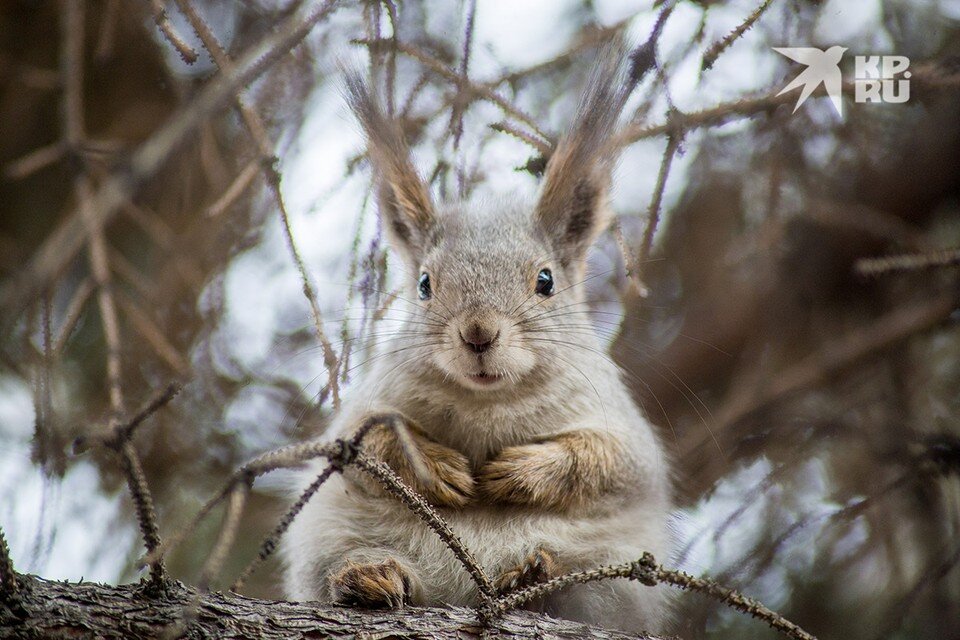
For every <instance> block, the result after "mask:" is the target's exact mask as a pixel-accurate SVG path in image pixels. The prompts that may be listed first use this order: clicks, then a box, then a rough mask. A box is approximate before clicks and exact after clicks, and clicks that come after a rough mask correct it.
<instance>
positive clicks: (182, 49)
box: [150, 0, 200, 64]
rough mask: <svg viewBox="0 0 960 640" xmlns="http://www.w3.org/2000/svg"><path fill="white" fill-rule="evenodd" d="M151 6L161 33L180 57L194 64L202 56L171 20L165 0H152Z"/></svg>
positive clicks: (154, 19)
mask: <svg viewBox="0 0 960 640" xmlns="http://www.w3.org/2000/svg"><path fill="white" fill-rule="evenodd" d="M150 8H151V9H152V10H153V21H154V22H155V23H156V24H157V28H158V29H160V33H162V34H163V37H164V38H166V39H167V42H169V43H170V45H171V46H173V48H174V49H175V50H176V51H177V53H178V54H180V58H181V59H182V60H183V61H184V62H185V63H187V64H193V63H194V62H196V61H197V59H198V58H199V57H200V56H199V54H198V53H197V51H196V49H194V48H193V47H191V46H190V45H189V44H187V42H186V40H184V39H183V36H181V35H180V34H179V33H177V30H176V29H175V28H174V27H173V24H171V22H170V18H169V17H168V16H167V8H166V7H164V6H163V0H150Z"/></svg>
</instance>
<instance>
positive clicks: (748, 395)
mask: <svg viewBox="0 0 960 640" xmlns="http://www.w3.org/2000/svg"><path fill="white" fill-rule="evenodd" d="M956 307H957V296H956V295H955V294H954V293H947V294H943V295H941V296H939V297H937V298H934V299H933V300H930V301H928V302H926V303H924V304H921V305H918V306H911V307H904V308H900V309H896V310H894V311H891V312H890V313H889V314H887V315H885V316H883V317H881V318H880V319H878V320H876V321H875V322H874V323H873V324H869V325H866V326H864V327H858V328H856V329H854V330H852V331H850V332H849V333H847V334H845V335H842V336H839V337H837V338H834V339H831V340H828V341H826V342H824V344H823V345H822V346H821V347H820V349H818V350H817V351H815V352H814V353H811V354H810V355H809V356H807V357H805V358H803V359H801V360H800V361H799V362H797V363H796V364H795V365H793V366H792V367H790V368H788V369H787V370H785V371H782V372H780V373H778V374H776V375H772V376H767V377H766V380H767V381H768V383H767V384H766V385H764V386H762V387H760V388H753V387H751V389H749V390H745V391H743V392H741V393H739V394H735V395H734V396H733V397H731V398H730V399H729V400H728V401H727V402H726V403H725V404H724V408H723V409H722V411H720V412H719V414H718V416H717V424H718V425H719V426H718V428H717V429H716V430H717V431H720V430H723V429H725V428H727V427H729V426H731V425H733V424H735V423H736V422H738V421H739V420H741V419H742V418H744V417H746V416H747V415H749V414H751V413H753V412H755V411H758V410H760V409H762V408H764V407H767V406H769V405H770V404H772V403H773V402H776V401H777V400H779V399H781V398H783V397H785V396H787V395H789V394H791V393H794V392H796V391H799V390H801V389H806V388H809V387H810V386H812V385H814V384H816V383H817V382H819V381H822V380H824V379H825V378H826V377H827V376H829V375H831V374H833V373H835V372H836V371H838V370H840V369H842V368H844V367H846V366H849V365H850V364H852V363H853V362H856V361H857V360H859V359H861V358H864V357H866V356H868V355H870V354H873V353H877V352H880V351H882V350H883V349H886V348H889V347H890V346H891V345H893V344H896V343H897V342H899V341H901V340H903V339H905V338H907V337H909V336H912V335H914V334H916V333H918V332H920V331H923V330H925V329H929V328H930V327H933V326H936V325H937V324H939V323H940V322H942V321H943V320H944V319H945V318H947V317H948V316H949V315H950V314H951V313H952V312H953V311H954V310H955V309H956Z"/></svg>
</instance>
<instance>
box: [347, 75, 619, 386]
mask: <svg viewBox="0 0 960 640" xmlns="http://www.w3.org/2000/svg"><path fill="white" fill-rule="evenodd" d="M604 66H605V67H606V68H604ZM611 66H612V65H610V64H609V63H607V64H605V65H602V66H601V68H600V69H599V70H598V71H597V72H595V73H594V75H593V78H592V80H591V82H590V86H589V88H588V91H587V93H586V95H585V97H584V99H583V100H582V101H581V104H580V108H579V111H578V116H577V120H576V122H575V123H574V126H573V127H571V129H570V130H569V133H568V134H567V135H566V136H565V137H564V138H563V139H561V140H560V142H559V143H558V144H557V146H556V148H555V150H554V152H553V153H552V154H551V156H550V158H549V160H548V162H547V165H546V171H545V174H544V178H543V184H542V185H541V188H540V192H539V195H538V196H537V199H536V202H535V203H534V204H533V205H532V206H523V205H520V204H519V203H514V202H509V201H508V200H507V199H506V198H504V199H502V200H501V201H499V202H490V203H486V204H482V205H480V204H473V205H467V204H461V203H458V204H448V205H442V206H437V205H435V203H434V202H433V200H432V199H431V197H430V194H429V190H428V189H427V187H426V185H425V183H424V182H423V181H422V180H421V178H420V177H419V175H418V174H417V172H416V170H415V169H414V167H413V164H412V162H411V160H410V154H409V150H408V148H407V145H406V143H405V142H404V139H403V136H402V134H401V133H400V129H399V127H398V126H397V124H396V123H395V122H393V121H391V120H389V119H387V118H386V117H385V116H384V115H383V114H382V112H381V111H380V109H379V107H378V106H377V102H376V100H375V99H374V98H373V96H372V95H371V94H370V91H369V89H368V88H367V86H366V85H365V84H364V83H363V81H362V80H360V79H359V77H357V76H348V79H347V94H348V98H349V100H350V103H351V106H352V108H353V110H354V112H355V113H356V115H357V117H358V119H359V120H360V123H361V124H362V125H363V128H364V131H365V133H366V135H367V140H368V148H369V155H370V159H371V161H372V163H373V166H374V170H375V172H376V180H377V183H378V189H379V211H380V217H381V220H382V224H383V228H384V230H385V232H386V234H387V236H388V238H389V240H390V243H391V246H392V247H393V248H394V250H395V251H396V252H397V253H398V254H399V255H400V257H401V258H402V260H403V262H404V265H405V267H406V270H405V274H404V283H405V284H404V292H403V294H402V297H404V298H407V299H409V300H411V301H416V302H417V304H416V305H413V311H412V314H413V317H411V318H410V319H409V320H408V322H407V326H406V330H405V332H404V336H405V339H408V340H409V341H410V343H411V346H412V347H415V349H416V351H415V352H414V354H413V356H412V357H414V358H419V359H420V361H422V362H424V364H429V365H432V366H433V367H435V368H437V369H438V370H439V371H440V372H442V374H443V375H444V377H445V378H447V379H449V380H450V381H452V382H453V383H455V384H459V385H461V386H463V387H466V388H468V389H473V390H475V391H488V392H492V391H494V390H497V389H505V388H507V387H509V386H511V385H517V384H521V383H522V382H523V381H524V379H525V378H527V377H528V376H530V374H531V373H532V372H535V371H537V370H540V371H543V370H544V369H545V368H549V367H556V366H561V367H563V366H564V365H563V363H564V362H569V360H568V359H566V358H565V357H564V356H563V353H564V352H565V351H570V350H571V349H574V348H576V347H577V346H579V345H581V344H582V343H583V336H584V333H585V331H589V327H587V326H586V324H587V322H586V320H587V318H588V316H587V315H586V314H585V313H584V311H585V309H584V307H583V306H582V305H583V290H582V289H583V287H582V283H583V278H584V271H585V264H586V254H587V251H588V250H589V248H590V246H591V245H592V244H593V242H594V240H595V239H596V238H597V236H598V235H599V234H600V233H601V232H602V231H603V230H604V229H605V228H606V226H607V225H608V223H609V219H610V212H609V208H608V206H607V192H608V187H609V178H610V169H611V164H612V162H611V160H612V156H611V153H610V152H609V148H610V145H609V142H610V137H611V134H612V132H613V129H614V126H615V123H616V119H617V115H618V114H619V111H620V109H622V107H623V102H624V101H625V99H626V93H627V92H628V89H625V88H624V87H623V86H616V85H615V77H616V73H611V68H610V67H611Z"/></svg>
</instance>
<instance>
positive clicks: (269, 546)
mask: <svg viewBox="0 0 960 640" xmlns="http://www.w3.org/2000/svg"><path fill="white" fill-rule="evenodd" d="M339 471H341V469H340V468H339V467H338V466H337V465H336V464H335V463H331V464H329V465H327V468H326V469H324V470H323V472H321V473H320V475H318V476H317V477H316V478H315V479H314V481H313V482H311V483H310V486H308V487H307V488H306V489H305V490H304V492H303V493H301V494H300V497H299V498H297V501H296V502H295V503H293V505H292V506H291V507H290V508H289V509H287V512H286V513H284V514H283V517H282V518H280V522H278V523H277V526H276V527H274V529H273V531H271V532H270V535H268V536H267V537H266V538H264V540H263V542H262V543H261V544H260V550H259V551H258V552H257V557H256V558H254V559H253V560H252V561H250V563H249V564H248V565H247V566H246V567H245V568H244V570H243V571H242V572H240V576H239V577H238V578H237V579H236V580H234V582H233V584H232V585H231V586H230V591H239V590H240V589H242V588H243V585H244V583H245V582H246V581H247V579H248V578H249V577H250V576H251V575H253V572H254V571H256V570H257V569H258V568H259V567H260V565H261V564H262V563H263V562H264V561H265V560H266V559H267V558H269V557H270V556H271V555H273V552H274V551H275V550H276V548H277V544H279V542H280V538H282V537H283V534H285V533H286V532H287V529H289V528H290V525H291V524H293V519H294V518H296V517H297V516H298V515H299V514H300V512H301V511H303V508H304V507H305V506H307V502H309V501H310V498H312V497H313V496H314V494H315V493H316V492H317V491H319V490H320V487H321V486H323V484H324V483H325V482H326V481H327V480H328V479H329V478H330V476H331V475H333V473H334V472H339Z"/></svg>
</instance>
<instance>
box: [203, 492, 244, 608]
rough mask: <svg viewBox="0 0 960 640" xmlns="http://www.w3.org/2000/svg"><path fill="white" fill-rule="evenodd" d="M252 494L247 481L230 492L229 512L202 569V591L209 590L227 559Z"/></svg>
mask: <svg viewBox="0 0 960 640" xmlns="http://www.w3.org/2000/svg"><path fill="white" fill-rule="evenodd" d="M249 494H250V485H249V484H246V483H239V484H237V486H236V488H235V490H234V491H232V492H231V493H230V499H229V500H228V501H227V513H226V515H224V517H223V525H222V526H221V527H220V535H219V536H217V541H216V543H214V545H213V549H211V550H210V554H209V555H208V556H207V561H206V562H204V564H203V568H202V569H201V571H200V580H199V581H198V583H197V588H198V589H199V590H200V591H208V590H209V589H210V583H211V581H212V580H213V579H214V578H216V577H217V575H218V574H219V573H220V568H221V567H222V566H223V561H224V560H226V559H227V553H229V551H230V547H231V546H232V545H233V541H234V539H235V538H236V537H237V530H238V529H239V528H240V516H242V515H243V507H244V505H246V503H247V496H248V495H249Z"/></svg>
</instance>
